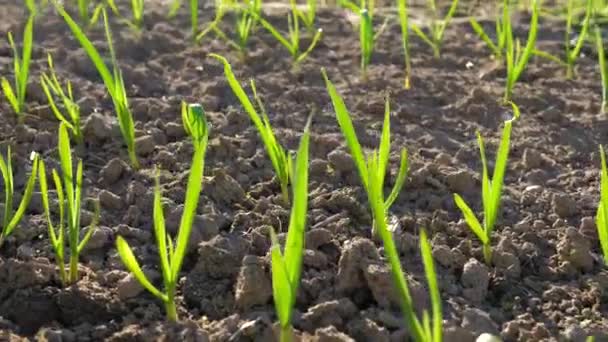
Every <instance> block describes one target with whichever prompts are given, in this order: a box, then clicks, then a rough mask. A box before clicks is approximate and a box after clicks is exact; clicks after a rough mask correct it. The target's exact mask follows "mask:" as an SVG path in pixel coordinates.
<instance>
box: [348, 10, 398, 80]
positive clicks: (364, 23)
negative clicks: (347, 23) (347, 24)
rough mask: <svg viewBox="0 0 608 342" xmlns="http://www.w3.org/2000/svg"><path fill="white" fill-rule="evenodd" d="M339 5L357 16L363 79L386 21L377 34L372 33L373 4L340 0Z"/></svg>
mask: <svg viewBox="0 0 608 342" xmlns="http://www.w3.org/2000/svg"><path fill="white" fill-rule="evenodd" d="M340 4H341V5H342V6H344V7H346V8H348V9H349V10H351V11H352V12H353V13H354V14H357V15H359V46H360V50H361V75H362V78H363V79H365V78H366V76H367V67H368V66H369V65H370V63H371V60H372V53H373V52H374V46H375V44H376V40H377V39H378V37H379V36H380V35H381V34H382V32H383V31H384V29H385V27H386V24H387V21H385V22H384V24H382V26H381V28H380V29H379V30H378V32H377V33H374V2H373V1H365V0H363V1H361V4H360V5H357V4H356V3H354V2H352V1H350V0H342V1H341V2H340Z"/></svg>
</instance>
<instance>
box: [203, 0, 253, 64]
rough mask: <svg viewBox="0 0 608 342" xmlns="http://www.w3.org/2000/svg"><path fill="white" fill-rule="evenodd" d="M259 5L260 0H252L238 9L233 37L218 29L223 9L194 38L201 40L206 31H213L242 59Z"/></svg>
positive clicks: (245, 53) (245, 52) (245, 54)
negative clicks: (234, 35) (234, 36)
mask: <svg viewBox="0 0 608 342" xmlns="http://www.w3.org/2000/svg"><path fill="white" fill-rule="evenodd" d="M261 5H262V2H261V0H254V1H250V2H248V5H247V7H245V8H244V9H241V10H240V11H241V13H240V14H239V15H238V16H237V20H236V25H235V33H236V38H235V39H232V38H230V37H229V36H228V34H227V33H225V32H224V31H222V30H221V29H220V27H219V24H220V22H221V19H222V18H223V15H224V11H219V12H218V13H219V14H218V16H217V17H216V19H215V20H214V21H213V22H212V23H211V24H210V25H209V27H208V28H207V29H206V30H204V31H203V32H201V33H200V34H199V35H198V37H197V38H196V40H197V41H200V40H202V39H203V37H204V36H205V35H207V33H209V32H210V31H213V32H214V33H215V35H216V36H218V37H220V38H221V39H222V40H224V41H225V42H226V43H227V44H228V45H230V46H231V47H233V48H234V49H235V50H237V51H238V52H239V55H240V57H241V59H242V60H244V59H245V57H246V56H247V44H248V43H249V38H250V37H251V32H252V31H253V29H254V27H255V24H256V23H257V19H256V18H258V17H259V16H260V13H261V12H260V11H261Z"/></svg>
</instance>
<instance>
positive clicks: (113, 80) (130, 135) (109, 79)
mask: <svg viewBox="0 0 608 342" xmlns="http://www.w3.org/2000/svg"><path fill="white" fill-rule="evenodd" d="M55 7H56V8H57V11H58V12H59V14H60V15H61V16H62V17H63V19H64V20H65V22H66V23H67V24H68V26H69V27H70V29H71V30H72V32H73V33H74V36H75V37H76V39H77V40H78V41H79V42H80V45H82V47H83V49H84V50H85V51H86V52H87V54H88V55H89V58H90V59H91V61H92V62H93V64H94V65H95V67H96V68H97V72H98V73H99V75H100V76H101V78H102V79H103V82H104V84H105V86H106V89H107V90H108V93H109V94H110V97H111V98H112V102H113V104H114V110H115V111H116V116H117V117H118V124H119V126H120V132H121V133H122V136H123V139H124V140H125V143H126V145H127V152H128V154H129V159H130V160H131V166H132V167H133V168H134V169H138V168H139V161H138V160H137V154H136V152H135V124H134V122H133V115H132V114H131V110H130V109H129V101H128V98H127V90H126V89H125V82H124V80H123V78H122V72H121V71H120V68H119V67H118V62H117V60H116V55H115V53H114V48H113V44H112V34H111V32H110V26H109V24H108V17H107V14H106V11H105V9H104V10H102V14H103V21H104V25H105V31H106V38H107V41H108V47H109V49H110V55H111V58H112V72H110V69H108V67H107V66H106V64H105V62H104V61H103V58H102V57H101V55H100V54H99V52H98V51H97V49H96V48H95V46H93V43H91V41H90V40H89V38H87V36H86V35H85V34H84V32H83V31H82V29H81V28H80V27H79V26H78V24H76V22H75V21H74V20H73V19H72V18H71V17H70V15H69V14H68V13H67V12H66V11H65V10H64V9H63V7H61V6H60V5H58V4H57V2H55Z"/></svg>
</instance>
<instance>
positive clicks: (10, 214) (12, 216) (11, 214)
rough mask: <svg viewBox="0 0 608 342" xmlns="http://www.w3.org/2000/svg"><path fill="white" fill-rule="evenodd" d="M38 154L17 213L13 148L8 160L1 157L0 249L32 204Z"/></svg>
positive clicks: (35, 154)
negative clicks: (1, 206)
mask: <svg viewBox="0 0 608 342" xmlns="http://www.w3.org/2000/svg"><path fill="white" fill-rule="evenodd" d="M38 159H39V158H38V154H37V153H34V154H33V155H32V173H31V174H30V177H29V179H28V181H27V183H26V185H25V191H24V193H23V197H21V202H20V203H19V207H18V208H17V211H14V209H13V197H14V194H15V187H14V183H13V164H12V161H11V160H12V157H11V148H10V147H9V148H8V151H7V152H6V159H4V157H2V155H0V172H2V179H3V181H4V217H3V218H2V232H0V247H1V246H2V245H3V244H4V241H5V240H6V238H7V237H9V236H10V235H11V234H12V233H13V231H15V228H17V225H18V224H19V222H20V221H21V218H23V215H24V214H25V210H26V209H27V206H28V205H29V204H30V200H31V198H32V193H33V192H34V186H35V185H36V175H37V170H38Z"/></svg>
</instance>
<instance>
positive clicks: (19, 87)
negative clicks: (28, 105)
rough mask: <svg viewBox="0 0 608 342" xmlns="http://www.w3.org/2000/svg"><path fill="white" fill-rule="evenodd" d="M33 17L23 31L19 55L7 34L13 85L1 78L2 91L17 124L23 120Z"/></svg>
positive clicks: (13, 42) (11, 36) (32, 16)
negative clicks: (10, 53) (15, 117)
mask: <svg viewBox="0 0 608 342" xmlns="http://www.w3.org/2000/svg"><path fill="white" fill-rule="evenodd" d="M34 15H35V14H30V16H29V18H28V20H27V22H26V23H25V28H24V30H23V45H22V48H21V53H19V50H18V49H17V45H16V44H15V41H14V39H13V35H12V33H11V32H9V33H8V41H9V44H10V46H11V49H12V50H13V73H14V84H13V85H11V83H10V82H9V81H8V79H6V78H5V77H2V81H1V83H2V91H3V92H4V96H5V97H6V98H7V100H8V102H9V104H10V105H11V107H12V109H13V111H15V113H16V114H17V117H18V118H19V122H23V120H24V111H25V98H26V92H27V82H28V79H29V74H30V62H31V56H32V46H33V44H32V40H33V35H34Z"/></svg>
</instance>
